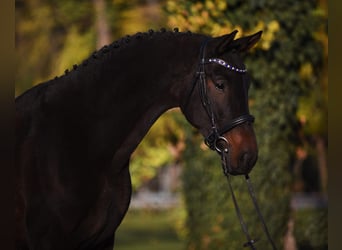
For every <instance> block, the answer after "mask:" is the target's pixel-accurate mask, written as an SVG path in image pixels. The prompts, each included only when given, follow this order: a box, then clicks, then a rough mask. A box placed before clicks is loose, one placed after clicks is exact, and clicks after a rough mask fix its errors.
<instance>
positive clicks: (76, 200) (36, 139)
mask: <svg viewBox="0 0 342 250" xmlns="http://www.w3.org/2000/svg"><path fill="white" fill-rule="evenodd" d="M235 35H236V31H234V32H232V33H230V34H227V35H224V36H221V37H215V38H211V37H208V36H205V35H201V34H194V33H190V32H186V33H183V32H176V31H175V32H171V31H166V30H165V29H162V30H161V31H160V32H155V31H153V30H150V31H148V32H146V33H137V34H136V35H134V36H127V37H124V38H122V39H120V40H118V41H116V42H114V43H112V44H110V45H108V46H105V47H103V48H102V49H101V50H99V51H96V52H94V53H93V54H92V55H91V56H90V57H89V58H88V59H86V60H85V61H83V62H82V64H80V65H79V66H78V67H74V69H73V70H71V71H66V73H65V74H64V75H63V76H61V77H56V78H55V79H52V80H50V81H47V82H44V83H41V84H39V85H36V86H35V87H33V88H31V89H29V90H28V91H26V92H25V93H24V94H22V95H21V96H19V97H17V98H16V144H15V150H16V151H15V167H16V193H15V201H16V210H15V216H16V217H15V218H16V232H15V235H16V249H51V250H53V249H56V250H60V249H64V250H69V249H70V250H71V249H101V250H102V249H112V248H113V246H114V236H115V231H116V229H117V227H118V226H119V224H120V223H121V221H122V219H123V217H124V215H125V213H126V211H127V209H128V206H129V202H130V198H131V181H130V173H129V159H130V156H131V154H132V152H133V151H134V150H135V148H136V147H137V145H138V144H139V142H140V141H141V140H142V139H143V137H144V136H145V134H146V133H147V131H148V130H149V128H150V127H151V126H152V124H153V123H154V122H155V121H156V119H157V118H158V117H159V116H160V115H161V114H162V113H163V112H165V111H166V110H168V109H170V108H173V107H180V109H181V110H182V112H183V113H184V115H185V117H186V118H187V120H188V121H189V122H190V123H191V124H192V125H193V126H194V127H196V128H197V129H198V130H199V131H200V132H201V133H202V134H203V136H204V137H205V141H206V143H207V145H208V146H209V147H210V148H212V149H214V150H216V151H218V152H220V150H221V144H222V143H224V144H226V145H225V148H227V152H226V153H227V155H228V157H227V165H228V168H229V172H230V173H231V174H247V173H249V172H250V171H251V169H252V167H253V166H254V164H255V162H256V159H257V143H256V138H255V134H254V131H253V127H252V122H253V117H252V116H251V115H250V114H249V108H248V88H249V84H250V81H249V77H248V73H247V72H246V71H247V70H246V68H245V66H244V64H243V61H242V59H241V54H242V53H244V52H246V51H247V50H248V49H250V48H251V47H252V46H253V45H254V44H255V43H256V42H257V41H258V40H259V39H260V36H261V32H258V33H256V34H253V35H250V36H245V37H242V38H239V39H235Z"/></svg>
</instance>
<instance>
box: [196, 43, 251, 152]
mask: <svg viewBox="0 0 342 250" xmlns="http://www.w3.org/2000/svg"><path fill="white" fill-rule="evenodd" d="M208 41H209V39H206V40H205V41H204V42H203V44H202V46H201V49H200V58H201V61H200V63H199V66H198V71H197V72H196V75H197V77H196V80H195V81H196V82H198V81H199V92H200V98H201V102H202V105H203V107H204V109H205V111H206V113H207V115H208V117H209V120H210V122H211V132H210V133H209V134H208V135H207V136H206V137H205V139H204V142H205V144H206V145H207V146H208V147H209V148H210V149H212V150H215V151H217V152H218V153H221V151H222V149H221V148H220V147H219V142H222V141H223V142H225V143H226V144H228V141H227V139H226V138H225V137H223V136H222V135H223V134H225V133H227V132H228V131H230V130H232V129H233V128H235V127H237V126H239V125H241V124H243V123H246V122H249V123H253V122H254V117H253V116H252V115H250V114H248V113H247V114H242V115H240V116H238V117H236V118H234V119H232V120H231V121H230V122H229V123H228V124H226V125H225V126H223V127H221V128H218V127H217V125H216V121H215V116H214V112H213V109H212V104H211V101H210V98H209V96H208V91H207V81H206V74H205V65H206V64H210V63H216V64H219V65H221V66H223V67H225V68H227V69H228V70H232V71H235V72H237V73H239V74H245V73H246V72H247V70H246V69H240V68H238V67H235V66H232V65H230V64H228V63H226V62H225V61H224V60H222V59H218V58H209V59H206V58H205V54H204V51H205V47H206V45H207V43H208ZM196 82H195V84H196ZM226 150H227V149H226Z"/></svg>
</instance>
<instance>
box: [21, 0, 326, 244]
mask: <svg viewBox="0 0 342 250" xmlns="http://www.w3.org/2000/svg"><path fill="white" fill-rule="evenodd" d="M15 4H16V6H15V20H16V26H15V45H16V58H17V72H16V79H15V95H16V96H18V95H20V94H21V93H23V92H24V91H25V90H27V89H29V88H30V87H32V86H34V85H35V84H38V83H40V82H42V81H45V80H48V79H50V78H52V77H54V76H55V75H61V74H63V73H64V71H65V70H66V69H71V68H72V66H73V65H74V64H78V63H81V62H82V60H83V59H85V58H86V57H87V56H88V55H90V54H91V52H93V51H94V50H96V49H99V48H101V47H102V46H103V45H105V44H108V43H111V42H112V41H114V40H116V39H119V38H120V37H122V36H124V35H126V34H134V33H136V32H138V31H147V30H148V29H151V28H152V29H158V30H159V29H160V28H161V27H168V29H173V28H174V27H178V28H179V29H180V31H187V30H191V31H192V32H200V33H205V34H208V35H212V36H218V35H223V34H226V33H229V32H231V31H233V30H235V29H236V30H239V33H238V36H243V35H247V34H250V33H253V32H256V31H259V30H263V31H264V33H263V37H262V40H261V41H260V43H259V44H258V45H257V46H256V47H255V48H254V49H253V50H252V51H251V53H250V54H249V55H247V56H246V59H245V62H246V65H247V67H248V70H249V72H250V74H251V76H252V82H253V84H252V87H251V90H250V107H251V113H252V114H253V115H254V116H255V117H256V123H255V130H256V133H257V138H258V142H259V160H258V163H257V166H256V167H255V169H254V170H253V172H252V174H251V177H252V180H253V182H254V186H255V187H256V190H257V195H258V198H259V201H260V205H261V208H262V211H263V213H264V217H265V218H266V221H267V223H268V226H269V228H270V231H271V232H272V236H273V237H274V238H275V240H276V242H277V245H278V247H279V249H327V248H328V243H327V242H328V241H327V186H328V174H327V173H328V171H327V169H328V163H327V159H326V158H327V148H328V146H327V145H328V130H327V121H328V118H327V113H328V112H327V110H328V23H327V20H328V7H327V1H313V0H310V1H295V0H287V1H272V0H270V1H256V0H249V1H242V0H241V1H239V0H227V1H225V0H215V1H214V0H211V1H209V0H203V1H183V0H178V1H176V0H168V1H166V0H163V1H161V0H160V1H158V0H149V1H148V0H144V1H143V0H140V1H139V0H133V1H129V3H128V1H123V0H122V1H121V0H112V1H109V0H108V1H106V0H92V1H76V0H68V1H66V0H26V1H24V0H16V1H15ZM172 166H181V170H182V171H181V176H180V179H181V183H182V184H181V185H179V186H177V188H175V189H173V190H171V191H172V193H176V194H177V195H179V196H180V197H181V198H180V200H181V201H180V202H179V203H178V205H177V207H173V208H170V209H169V210H164V212H161V211H159V210H158V209H157V210H158V215H159V216H167V217H170V218H172V220H170V222H169V224H167V225H171V226H170V227H171V229H172V230H173V231H172V232H174V233H175V234H172V236H170V237H171V238H172V239H174V240H175V241H178V242H181V244H180V245H181V246H180V248H185V249H227V246H229V249H240V248H241V245H242V243H243V242H244V239H243V237H244V236H243V234H242V232H241V229H240V226H239V223H238V220H237V218H236V216H235V211H234V209H233V206H232V202H231V199H230V196H229V192H228V189H227V186H226V182H225V179H224V176H223V175H222V173H221V169H220V165H219V159H218V156H217V155H216V154H214V153H213V152H211V151H209V150H208V149H206V147H204V145H203V143H202V138H201V136H200V135H199V134H198V132H197V131H195V130H194V129H193V128H191V127H190V126H189V125H188V124H187V122H186V121H185V119H184V118H183V117H182V115H181V114H180V112H179V111H178V110H172V111H171V112H167V113H166V114H165V115H163V116H162V117H161V118H160V119H159V120H158V121H157V123H156V124H155V125H154V126H153V127H152V129H151V130H150V132H149V134H148V135H147V136H146V138H145V139H144V141H143V142H142V143H141V144H140V146H139V148H138V149H137V151H136V152H135V153H134V154H133V156H132V163H131V173H132V178H133V185H134V190H135V192H136V193H138V192H139V190H141V189H142V188H147V187H150V186H151V182H152V183H153V180H154V179H155V178H157V176H158V175H159V174H160V172H161V171H162V169H165V168H167V167H172ZM233 184H234V187H235V189H236V192H237V196H238V199H239V202H240V203H241V204H244V206H243V212H244V214H246V216H247V221H248V222H249V225H250V226H249V227H250V230H251V231H252V232H253V234H255V235H257V236H260V237H262V235H263V234H262V230H261V228H260V225H259V224H258V223H257V220H256V218H255V215H254V213H253V209H252V204H251V203H250V201H249V199H248V194H247V189H246V187H245V184H244V183H243V182H242V181H241V180H240V179H239V178H236V179H234V183H233ZM150 210H151V209H150ZM150 210H149V211H148V212H147V213H148V214H149V213H151V211H150ZM128 216H131V218H134V219H135V220H136V221H138V220H139V221H140V220H143V219H144V218H146V217H147V215H146V214H144V212H141V211H139V212H137V211H132V214H129V215H128ZM128 216H127V217H128ZM152 218H154V216H152ZM155 218H156V217H155ZM161 218H163V217H161ZM127 219H128V218H127ZM161 221H163V220H162V219H161ZM137 224H139V223H137ZM143 224H144V223H143ZM145 225H146V228H145V229H146V230H148V228H149V225H148V223H145ZM160 225H161V226H160V227H162V225H164V226H165V224H160ZM122 226H125V221H124V223H123V225H122ZM157 227H158V226H157ZM127 228H131V231H129V230H128V231H126V232H125V235H127V234H129V232H132V230H134V223H132V225H131V224H130V225H128V227H127ZM123 230H124V228H123ZM118 237H119V236H118ZM161 238H162V237H161ZM264 238H265V237H264V236H263V239H262V240H261V241H260V243H258V244H259V245H258V246H260V249H269V246H268V245H267V242H266V240H265V239H264ZM132 241H134V240H132ZM140 241H141V240H140ZM152 241H153V240H152ZM118 242H120V240H119V239H118ZM122 244H124V242H123V243H122ZM137 244H138V246H139V244H140V248H137V249H141V242H139V240H137ZM120 247H125V246H124V245H122V246H120V245H119V246H118V248H117V249H120ZM156 248H158V247H156ZM122 249H124V248H122ZM126 249H128V248H126ZM130 249H134V246H130ZM158 249H162V248H158ZM165 249H166V248H165ZM170 249H175V248H170Z"/></svg>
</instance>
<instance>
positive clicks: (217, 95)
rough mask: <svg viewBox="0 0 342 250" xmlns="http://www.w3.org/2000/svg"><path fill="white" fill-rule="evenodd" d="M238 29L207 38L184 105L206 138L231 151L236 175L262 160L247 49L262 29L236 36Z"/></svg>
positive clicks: (228, 157)
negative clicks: (246, 62)
mask: <svg viewBox="0 0 342 250" xmlns="http://www.w3.org/2000/svg"><path fill="white" fill-rule="evenodd" d="M236 33H237V31H234V32H232V33H230V34H228V35H224V36H221V37H216V38H208V39H206V40H204V41H203V42H202V46H201V49H200V58H199V66H198V69H197V72H196V77H195V80H194V82H193V85H192V87H191V90H190V91H189V94H188V96H187V100H186V104H185V105H182V106H181V109H182V112H183V113H184V115H185V116H186V118H187V119H188V120H189V122H190V123H191V124H192V125H194V126H195V127H196V128H198V129H199V131H200V132H201V133H202V135H203V136H204V137H205V142H206V144H207V145H208V146H209V147H210V148H211V149H213V150H216V151H217V152H218V153H220V154H221V155H222V154H224V155H225V156H226V157H224V158H223V159H224V161H225V163H226V166H227V168H228V169H227V170H228V172H229V173H230V174H232V175H238V174H248V173H249V172H250V171H251V170H252V168H253V166H254V165H255V163H256V161H257V156H258V147H257V142H256V136H255V133H254V130H253V125H252V123H253V121H254V117H253V116H251V115H250V114H249V107H248V89H249V86H250V79H249V76H248V73H247V69H246V68H245V66H244V64H243V61H242V53H244V52H246V51H247V50H249V49H250V48H251V47H252V46H253V45H254V44H255V43H256V42H258V41H259V39H260V37H261V33H262V32H261V31H260V32H258V33H255V34H253V35H250V36H245V37H242V38H239V39H235V40H234V38H235V35H236ZM196 88H198V91H197V90H196Z"/></svg>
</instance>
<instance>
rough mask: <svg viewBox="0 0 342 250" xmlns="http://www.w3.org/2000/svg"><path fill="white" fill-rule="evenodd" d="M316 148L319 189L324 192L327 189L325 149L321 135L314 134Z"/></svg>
mask: <svg viewBox="0 0 342 250" xmlns="http://www.w3.org/2000/svg"><path fill="white" fill-rule="evenodd" d="M315 139H316V140H315V141H316V150H317V160H318V168H319V173H320V181H321V189H322V192H323V193H325V192H326V191H327V184H328V171H327V169H328V168H327V159H326V150H325V141H324V138H323V137H322V136H316V138H315Z"/></svg>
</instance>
